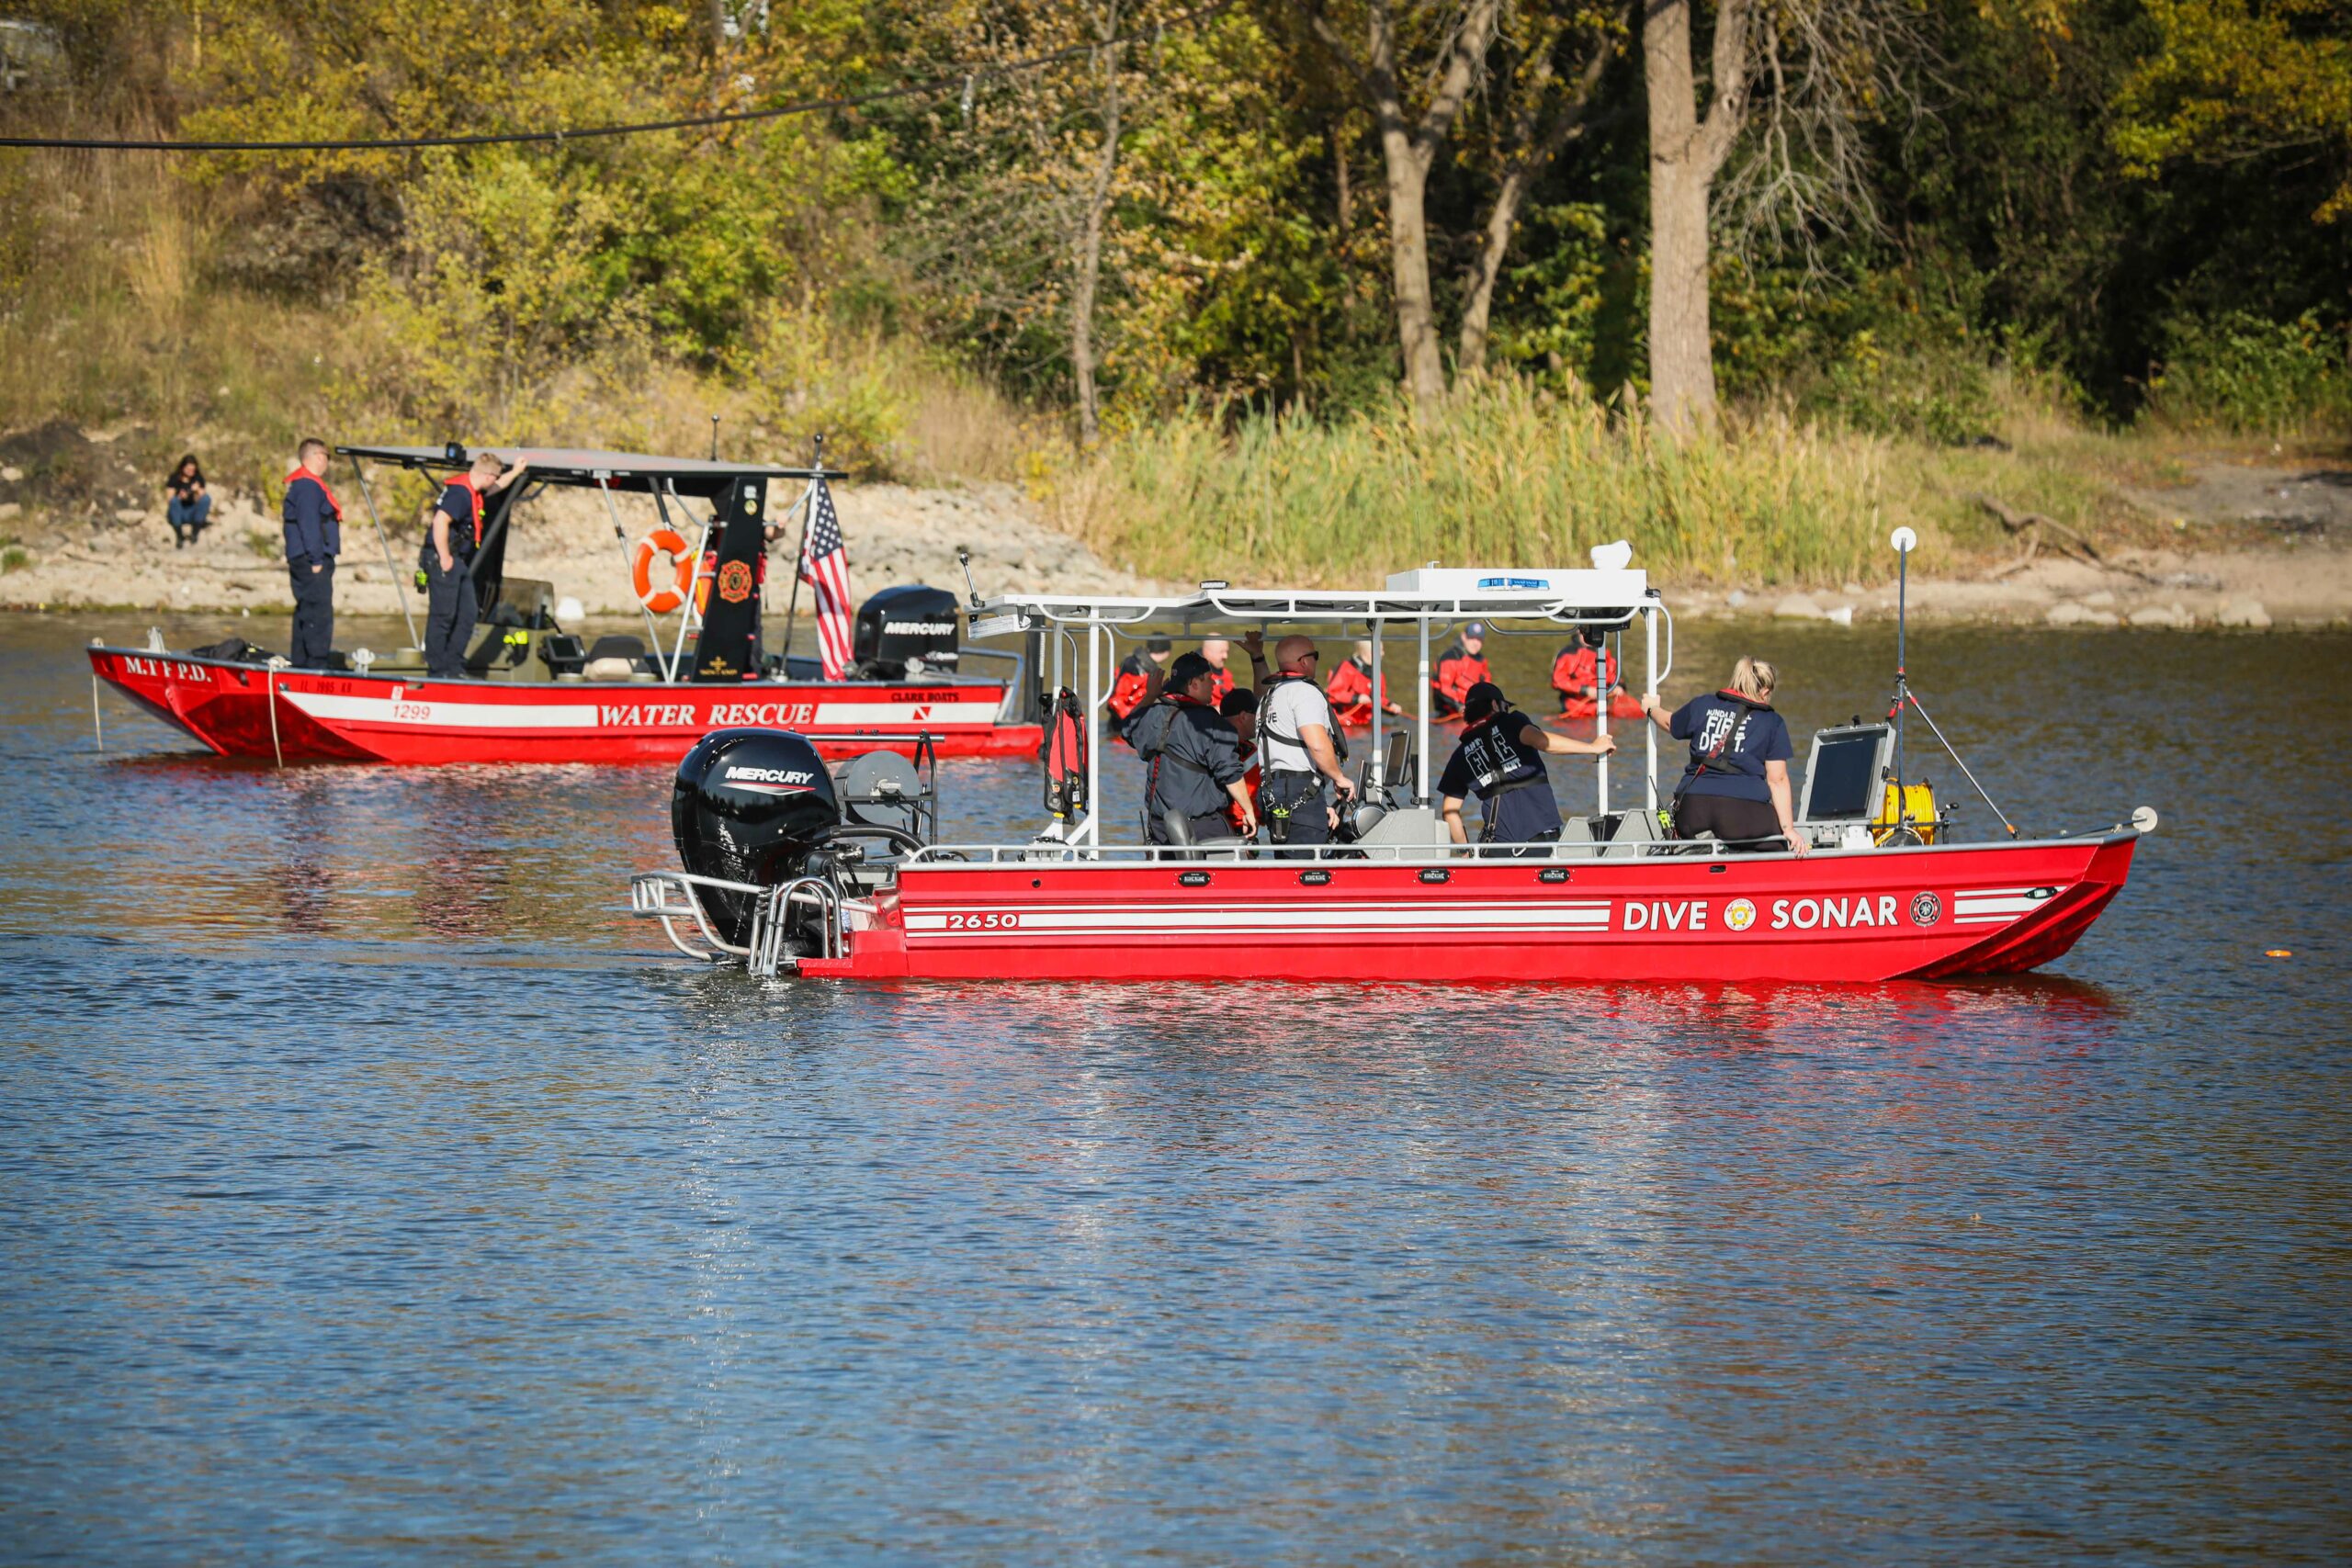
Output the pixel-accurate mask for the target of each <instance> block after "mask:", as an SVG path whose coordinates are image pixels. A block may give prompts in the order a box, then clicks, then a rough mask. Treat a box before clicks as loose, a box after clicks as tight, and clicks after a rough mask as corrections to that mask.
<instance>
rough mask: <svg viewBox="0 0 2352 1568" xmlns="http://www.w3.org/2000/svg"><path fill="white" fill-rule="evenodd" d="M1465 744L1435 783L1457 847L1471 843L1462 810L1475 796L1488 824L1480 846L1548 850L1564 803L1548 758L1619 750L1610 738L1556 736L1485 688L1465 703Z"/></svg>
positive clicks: (1491, 686)
mask: <svg viewBox="0 0 2352 1568" xmlns="http://www.w3.org/2000/svg"><path fill="white" fill-rule="evenodd" d="M1462 716H1463V719H1464V724H1463V727H1462V744H1461V745H1459V746H1457V747H1455V748H1454V750H1453V757H1452V758H1450V759H1449V760H1448V761H1447V762H1446V764H1445V772H1444V773H1442V774H1440V775H1439V776H1438V781H1437V792H1438V794H1439V795H1440V796H1441V797H1442V800H1441V808H1442V814H1443V816H1444V818H1445V830H1446V833H1447V835H1448V836H1449V837H1451V838H1452V839H1453V841H1454V842H1455V843H1457V844H1466V843H1468V842H1469V841H1470V835H1469V833H1468V832H1467V831H1466V830H1465V829H1464V828H1463V826H1462V803H1463V802H1464V801H1465V800H1468V799H1469V798H1470V797H1471V796H1473V795H1476V797H1477V799H1478V804H1479V805H1480V806H1481V807H1483V808H1484V811H1485V816H1486V824H1485V827H1484V829H1483V830H1482V831H1481V832H1480V833H1479V835H1478V841H1479V842H1480V843H1482V844H1547V843H1550V842H1552V841H1553V840H1555V839H1557V838H1558V837H1559V836H1560V803H1559V801H1558V800H1557V799H1556V798H1555V797H1554V795H1553V794H1552V777H1551V775H1550V774H1549V773H1546V772H1545V771H1544V754H1545V753H1547V752H1549V753H1553V754H1555V755H1561V756H1582V757H1602V756H1606V755H1608V754H1609V753H1610V752H1611V751H1614V750H1617V740H1616V738H1615V737H1613V736H1609V735H1603V736H1600V737H1597V738H1596V739H1591V740H1574V739H1569V738H1568V737H1567V736H1565V735H1555V734H1554V733H1553V732H1552V731H1551V730H1548V729H1546V728H1544V727H1543V726H1542V725H1540V724H1538V723H1536V722H1535V721H1534V720H1533V719H1532V718H1530V717H1528V716H1526V715H1525V714H1523V713H1521V712H1520V711H1519V710H1518V709H1517V708H1515V707H1513V706H1511V705H1510V698H1509V697H1506V696H1504V695H1503V689H1502V688H1501V687H1500V686H1498V685H1496V684H1495V683H1494V682H1492V681H1481V682H1478V683H1477V684H1476V685H1474V686H1472V687H1471V688H1470V689H1469V690H1468V691H1467V692H1464V694H1463V696H1462Z"/></svg>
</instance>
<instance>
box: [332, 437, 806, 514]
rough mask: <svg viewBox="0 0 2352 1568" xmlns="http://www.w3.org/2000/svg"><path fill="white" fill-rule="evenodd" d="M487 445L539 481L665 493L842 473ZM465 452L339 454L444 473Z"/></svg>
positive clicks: (716, 491) (359, 449) (401, 449)
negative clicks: (743, 481) (455, 455)
mask: <svg viewBox="0 0 2352 1568" xmlns="http://www.w3.org/2000/svg"><path fill="white" fill-rule="evenodd" d="M484 449H485V450H488V451H492V452H495V453H497V454H498V456H499V457H501V458H502V459H503V460H504V461H505V462H506V463H507V464H509V465H510V466H511V465H513V464H515V463H524V464H527V465H529V467H530V478H531V479H532V480H533V481H534V482H536V483H538V484H544V485H569V486H573V487H576V488H578V489H582V490H596V489H600V488H609V489H612V490H616V491H637V492H640V493H644V494H660V493H666V494H670V495H678V496H687V495H691V496H695V497H698V498H700V499H703V500H707V501H708V500H717V499H718V498H719V497H721V496H723V495H725V494H727V492H728V491H729V490H731V489H733V488H734V486H735V484H736V483H737V481H739V480H741V479H800V480H804V481H805V480H808V479H820V478H822V479H840V478H842V477H843V476H842V473H841V471H840V470H839V469H837V468H780V467H778V466H777V465H775V464H773V463H730V462H724V461H719V460H716V459H713V460H705V459H703V458H700V457H653V456H651V455H650V454H647V453H643V452H599V451H594V450H590V449H585V448H581V447H572V446H495V445H493V446H488V447H486V448H484ZM462 450H463V451H464V452H465V453H466V456H464V457H459V458H458V460H457V461H455V462H452V461H451V460H450V457H449V450H448V448H447V447H446V446H338V447H336V448H335V452H336V453H337V455H338V456H341V457H352V458H361V457H364V458H366V459H367V460H368V461H369V462H371V463H390V464H392V465H393V466H395V467H397V468H415V469H418V470H426V469H430V470H433V471H435V472H441V473H446V472H447V471H449V470H450V469H453V468H463V467H464V466H465V464H466V462H467V461H468V459H469V457H470V456H471V453H472V451H473V448H470V447H469V448H463V449H462Z"/></svg>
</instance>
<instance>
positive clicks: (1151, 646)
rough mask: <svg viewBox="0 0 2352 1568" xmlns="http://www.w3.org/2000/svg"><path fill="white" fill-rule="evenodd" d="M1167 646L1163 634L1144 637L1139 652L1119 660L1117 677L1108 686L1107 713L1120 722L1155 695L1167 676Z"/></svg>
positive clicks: (1168, 647) (1157, 694)
mask: <svg viewBox="0 0 2352 1568" xmlns="http://www.w3.org/2000/svg"><path fill="white" fill-rule="evenodd" d="M1171 646H1172V645H1171V644H1170V642H1169V640H1168V639H1167V638H1166V637H1147V638H1145V639H1144V645H1143V651H1142V652H1140V653H1130V654H1128V655H1127V656H1126V657H1125V659H1122V660H1119V678H1118V680H1117V681H1115V682H1113V683H1112V686H1111V712H1112V714H1113V716H1115V717H1116V718H1117V719H1118V720H1119V721H1120V722H1121V723H1122V724H1124V723H1125V721H1126V720H1127V719H1128V718H1129V717H1130V716H1133V715H1134V713H1135V711H1136V709H1137V708H1139V707H1141V706H1143V705H1145V704H1146V703H1148V702H1151V701H1153V700H1154V699H1155V698H1157V697H1158V696H1159V684H1160V682H1162V681H1163V680H1165V679H1166V678H1167V675H1168V653H1169V649H1170V647H1171Z"/></svg>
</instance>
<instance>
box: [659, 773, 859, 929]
mask: <svg viewBox="0 0 2352 1568" xmlns="http://www.w3.org/2000/svg"><path fill="white" fill-rule="evenodd" d="M841 820H842V808H841V802H840V800H839V798H838V797H837V796H836V795H834V793H833V777H832V774H831V773H827V772H826V771H825V764H824V762H823V761H822V760H821V759H820V758H819V757H818V755H817V749H816V748H815V747H814V746H811V745H809V742H808V741H806V740H803V739H801V738H800V737H799V736H797V735H794V734H791V733H790V732H788V731H786V730H782V729H718V730H713V731H712V732H711V733H710V734H708V735H706V736H704V737H703V738H702V739H700V740H697V741H695V747H694V750H691V751H689V752H687V753H686V755H685V758H684V760H683V761H680V762H679V763H678V777H677V782H676V784H674V785H673V787H672V789H671V792H670V832H671V836H672V837H673V838H674V839H675V840H677V845H678V858H679V859H680V860H681V861H683V862H684V863H685V867H686V869H687V870H688V871H690V872H693V873H695V874H696V875H699V876H716V877H719V878H721V879H723V880H725V881H728V882H752V883H757V884H758V885H759V886H763V887H773V886H776V885H777V884H778V883H783V882H789V881H791V880H792V879H793V878H794V877H796V876H798V875H800V874H802V873H803V871H804V870H805V869H806V868H807V866H808V862H809V856H810V854H811V853H812V852H815V851H817V850H818V848H819V846H820V845H822V844H823V843H824V842H825V841H826V840H828V839H830V838H831V837H832V835H833V830H834V829H836V828H838V827H840V826H841ZM695 892H696V894H697V895H698V896H699V897H700V898H701V899H702V905H703V909H704V911H705V912H706V913H707V914H708V915H709V916H710V919H711V923H712V925H713V926H715V927H716V928H717V929H718V934H719V935H720V936H722V937H724V938H725V939H726V940H727V941H729V942H732V943H734V944H735V945H736V946H738V947H741V946H742V945H744V944H745V943H747V942H750V940H751V934H752V899H751V898H750V897H747V896H745V895H743V894H741V893H729V892H727V891H725V890H724V889H721V888H710V887H703V888H697V889H695Z"/></svg>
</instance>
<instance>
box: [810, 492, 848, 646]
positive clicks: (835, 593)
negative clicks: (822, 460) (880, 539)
mask: <svg viewBox="0 0 2352 1568" xmlns="http://www.w3.org/2000/svg"><path fill="white" fill-rule="evenodd" d="M810 507H811V510H810V512H809V533H808V536H807V539H806V542H805V543H804V544H803V545H802V546H801V554H800V578H801V581H804V582H806V583H808V584H809V587H810V588H812V589H814V590H816V593H817V647H818V649H819V651H820V652H821V653H823V655H824V656H825V679H826V680H828V681H838V680H840V679H841V678H842V676H844V675H846V674H848V673H849V658H850V623H849V552H848V551H847V550H844V549H843V548H842V523H841V519H840V518H838V517H836V516H834V515H833V492H832V491H830V490H828V489H826V488H825V481H824V480H822V479H819V480H818V481H817V499H816V500H815V501H814V502H810Z"/></svg>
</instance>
